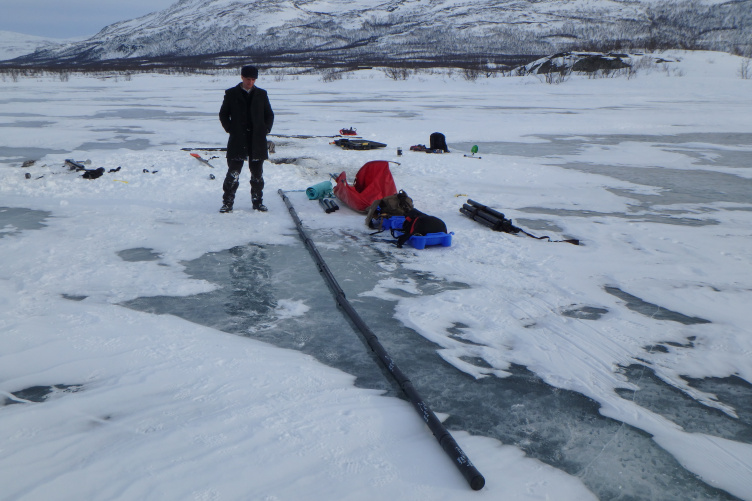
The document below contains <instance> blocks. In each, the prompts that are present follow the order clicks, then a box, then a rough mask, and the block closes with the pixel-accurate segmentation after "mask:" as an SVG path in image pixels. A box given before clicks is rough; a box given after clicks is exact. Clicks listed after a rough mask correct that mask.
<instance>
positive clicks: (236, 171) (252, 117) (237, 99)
mask: <svg viewBox="0 0 752 501" xmlns="http://www.w3.org/2000/svg"><path fill="white" fill-rule="evenodd" d="M240 76H241V78H242V81H241V82H240V83H239V84H238V85H236V86H235V87H232V88H230V89H227V90H226V91H225V98H224V100H223V101H222V107H221V108H220V109H219V121H220V122H222V127H223V128H224V129H225V132H227V133H228V134H230V138H229V139H228V141H227V175H226V176H225V182H224V184H223V185H222V189H223V190H224V195H223V196H222V208H221V209H219V212H223V213H224V212H232V206H233V204H234V203H235V192H236V191H237V189H238V184H239V183H238V178H239V177H240V171H241V170H242V169H243V162H244V161H245V160H248V167H249V168H250V170H251V201H252V202H253V208H254V209H255V210H257V211H261V212H266V211H267V208H266V206H265V205H264V204H263V203H262V198H263V190H264V177H263V176H264V160H266V159H267V158H269V154H268V152H267V146H266V135H267V134H268V133H270V132H271V130H272V124H273V123H274V112H273V111H272V106H271V104H269V96H268V95H267V94H266V91H265V90H264V89H261V88H259V87H256V79H257V78H258V69H257V68H256V67H255V66H243V68H242V69H241V70H240Z"/></svg>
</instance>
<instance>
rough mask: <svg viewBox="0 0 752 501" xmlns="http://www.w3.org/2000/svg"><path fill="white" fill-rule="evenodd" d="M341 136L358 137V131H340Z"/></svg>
mask: <svg viewBox="0 0 752 501" xmlns="http://www.w3.org/2000/svg"><path fill="white" fill-rule="evenodd" d="M339 134H340V135H341V136H357V135H358V131H357V130H355V127H350V128H349V129H340V130H339Z"/></svg>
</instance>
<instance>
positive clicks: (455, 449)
mask: <svg viewBox="0 0 752 501" xmlns="http://www.w3.org/2000/svg"><path fill="white" fill-rule="evenodd" d="M277 193H279V196H281V197H282V200H284V202H285V205H286V206H287V210H288V211H289V212H290V216H292V220H293V221H294V222H295V226H297V228H298V232H299V233H300V236H301V238H302V239H303V242H305V244H306V247H308V250H309V251H310V253H311V255H312V256H313V259H314V261H316V265H317V266H318V268H319V271H320V272H321V274H322V275H323V276H324V279H325V280H326V282H327V283H328V284H329V287H330V288H331V290H332V293H333V294H334V297H335V299H336V301H337V304H339V306H340V307H341V308H342V309H343V310H345V313H347V315H348V316H349V317H350V319H351V320H352V322H353V323H354V324H355V326H356V327H357V328H358V329H359V330H360V332H361V333H362V334H363V336H364V337H365V340H366V342H367V343H368V346H369V347H370V348H371V350H373V351H374V353H376V355H377V356H378V358H379V361H381V363H382V364H383V365H384V367H385V368H386V370H387V371H389V373H390V374H391V375H392V377H394V379H395V380H396V381H397V383H398V384H399V385H400V388H402V391H403V392H404V393H405V395H406V396H407V398H408V400H410V403H412V404H413V407H415V410H416V411H418V414H419V415H420V417H421V418H422V419H423V421H425V422H426V424H427V425H428V428H429V429H430V430H431V433H433V436H434V437H436V440H438V441H439V445H441V448H442V449H444V452H446V453H447V455H448V456H449V457H450V458H451V459H452V462H453V463H454V465H455V466H457V468H458V469H459V470H460V473H462V476H464V477H465V479H466V480H467V481H468V483H469V484H470V487H471V488H472V489H473V490H475V491H479V490H481V489H482V488H483V486H484V485H486V479H485V478H484V477H483V475H481V473H480V472H479V471H478V470H477V468H475V466H474V465H473V463H472V461H470V459H469V458H468V457H467V455H466V454H465V453H464V451H463V450H462V449H461V448H460V446H459V445H458V444H457V442H456V441H455V440H454V437H452V435H451V434H450V433H449V431H448V430H447V429H446V428H445V427H444V425H443V424H442V423H441V421H439V418H437V417H436V414H434V413H433V411H432V410H431V409H430V407H428V404H427V403H425V402H424V401H423V399H422V398H421V396H420V395H419V394H418V391H417V390H416V389H415V387H414V386H413V384H412V382H410V379H408V377H407V376H406V375H405V373H403V372H402V371H401V370H400V369H399V367H397V364H396V363H395V362H394V360H393V359H392V357H390V356H389V353H387V351H386V350H385V349H384V347H383V346H382V345H381V343H380V342H379V339H378V338H377V337H376V334H374V333H373V331H371V329H369V328H368V325H366V323H365V322H364V321H363V319H362V318H360V315H358V312H356V311H355V309H354V308H353V307H352V305H351V304H350V302H349V301H348V300H347V298H346V297H345V293H344V291H343V290H342V288H341V287H340V286H339V284H338V283H337V280H336V279H335V278H334V275H333V274H332V272H331V270H330V269H329V267H328V266H327V265H326V263H325V262H324V259H323V258H322V257H321V254H319V251H318V249H317V248H316V244H314V243H313V240H311V239H310V238H309V237H308V235H307V234H306V232H305V230H304V229H303V223H302V222H301V221H300V218H299V217H298V214H297V212H295V208H294V207H293V206H292V202H290V199H289V198H287V195H285V192H284V191H283V190H278V191H277Z"/></svg>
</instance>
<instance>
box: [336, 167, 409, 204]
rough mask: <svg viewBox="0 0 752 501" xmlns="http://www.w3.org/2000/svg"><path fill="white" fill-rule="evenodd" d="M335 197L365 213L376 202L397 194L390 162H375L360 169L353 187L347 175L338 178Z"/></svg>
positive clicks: (343, 174)
mask: <svg viewBox="0 0 752 501" xmlns="http://www.w3.org/2000/svg"><path fill="white" fill-rule="evenodd" d="M336 183H337V184H336V186H335V187H334V195H336V197H337V198H339V199H340V200H342V202H344V203H345V204H346V205H347V206H348V207H350V208H351V209H354V210H356V211H360V212H365V211H367V210H368V208H369V207H370V206H371V204H372V203H373V202H375V201H376V200H381V199H382V198H384V197H388V196H389V195H394V194H395V193H397V186H396V185H395V184H394V179H393V178H392V172H391V171H390V170H389V162H387V161H386V160H373V161H371V162H367V163H366V164H365V165H363V167H361V168H360V170H359V171H358V173H357V174H356V176H355V183H353V185H352V186H350V185H348V184H347V178H346V176H345V173H344V172H342V173H341V174H340V175H339V176H337V181H336Z"/></svg>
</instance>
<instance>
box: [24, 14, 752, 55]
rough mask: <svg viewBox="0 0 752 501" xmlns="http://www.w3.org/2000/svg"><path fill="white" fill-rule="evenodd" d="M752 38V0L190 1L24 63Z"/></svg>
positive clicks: (542, 48)
mask: <svg viewBox="0 0 752 501" xmlns="http://www.w3.org/2000/svg"><path fill="white" fill-rule="evenodd" d="M751 40H752V0H731V1H719V0H678V1H676V2H669V3H666V2H659V1H656V0H584V1H583V0H485V1H477V0H476V1H467V0H386V1H380V0H349V1H348V0H249V1H239V0H209V1H206V0H180V1H178V2H176V3H175V4H173V5H172V6H170V7H168V8H167V9H164V10H162V11H158V12H154V13H151V14H147V15H145V16H142V17H139V18H136V19H131V20H126V21H121V22H118V23H115V24H112V25H109V26H107V27H105V28H103V29H102V30H101V31H100V32H99V33H97V34H96V35H94V36H93V37H91V38H89V39H87V40H84V41H80V42H76V43H69V44H63V45H59V46H54V47H47V48H41V49H39V50H37V51H35V52H34V53H32V54H27V55H25V56H21V57H20V58H17V59H16V60H14V61H15V62H17V63H19V64H31V65H33V64H51V63H55V64H62V65H65V64H93V63H96V62H102V61H113V60H121V61H123V60H135V59H139V58H144V59H160V58H161V59H164V60H189V59H190V60H202V61H204V62H207V61H208V60H210V59H211V60H214V64H218V65H222V64H225V63H227V62H228V61H230V60H232V59H233V58H235V57H244V58H248V57H254V58H256V59H258V60H261V61H263V60H268V61H274V60H276V61H286V60H289V61H294V62H296V63H298V64H300V63H301V62H305V61H306V60H308V63H309V64H311V65H316V64H334V63H337V62H342V63H351V64H354V63H355V62H358V61H360V62H364V63H372V62H374V61H383V62H391V63H398V62H404V61H421V60H431V61H433V62H434V63H436V62H440V61H441V60H442V59H447V60H450V61H451V60H457V59H460V60H461V59H462V58H474V59H483V58H485V59H486V60H488V61H491V62H493V60H494V58H495V57H496V56H499V55H512V54H516V55H541V54H551V53H554V52H557V51H563V50H571V49H595V48H597V49H599V50H600V49H604V48H606V49H619V48H624V47H627V46H631V47H641V48H651V47H654V48H702V49H709V50H721V51H726V52H737V53H742V54H745V53H746V54H750V55H752V41H751Z"/></svg>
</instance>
